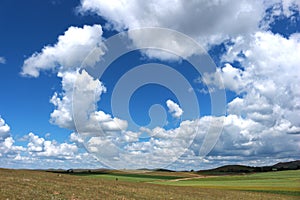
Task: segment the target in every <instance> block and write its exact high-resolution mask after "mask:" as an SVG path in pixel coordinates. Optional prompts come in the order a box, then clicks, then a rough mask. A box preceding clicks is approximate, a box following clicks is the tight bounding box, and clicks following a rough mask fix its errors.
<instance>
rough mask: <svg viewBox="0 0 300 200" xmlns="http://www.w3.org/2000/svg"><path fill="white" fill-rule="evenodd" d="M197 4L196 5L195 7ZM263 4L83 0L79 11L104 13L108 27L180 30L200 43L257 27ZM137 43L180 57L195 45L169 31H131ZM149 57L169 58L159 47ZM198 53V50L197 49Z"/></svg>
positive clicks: (188, 52)
mask: <svg viewBox="0 0 300 200" xmlns="http://www.w3.org/2000/svg"><path fill="white" fill-rule="evenodd" d="M195 8H197V9H195ZM265 8H266V5H265V4H264V3H263V2H262V1H231V0H222V1H183V0H179V1H175V2H174V1H169V0H164V1H160V2H157V1H153V0H148V1H144V2H139V1H136V0H134V1H127V0H123V1H117V0H114V1H109V2H108V1H101V0H83V1H82V2H81V6H80V8H79V10H80V12H81V13H86V12H87V13H89V12H93V13H96V14H98V15H99V16H101V17H104V18H105V19H106V20H107V21H108V24H107V25H106V26H107V27H108V28H113V29H115V30H117V31H122V30H127V29H129V30H131V29H136V28H143V27H161V28H170V29H172V30H176V31H179V32H181V33H184V34H186V35H188V36H190V37H192V38H193V39H194V40H196V41H198V42H199V43H200V44H201V45H202V46H204V47H208V46H210V45H211V44H219V43H221V42H222V41H224V40H225V39H226V38H231V37H236V36H238V35H241V34H242V35H243V34H248V33H251V32H253V31H256V30H258V27H259V23H260V21H261V20H262V18H263V16H264V11H265ZM129 37H130V38H132V39H133V43H134V44H135V45H136V46H137V47H141V46H145V45H147V44H148V45H149V44H150V46H152V45H153V44H155V46H158V47H160V49H162V50H164V49H173V50H174V52H180V55H182V56H183V57H184V58H186V57H188V56H191V55H193V54H194V53H199V52H194V50H195V49H193V48H190V47H191V45H189V44H182V43H181V40H180V39H178V38H174V37H173V36H172V35H170V34H168V35H164V34H163V32H161V31H159V30H158V31H154V32H153V31H149V34H145V33H144V32H143V34H131V33H129ZM146 53H147V55H148V56H150V57H156V58H160V59H172V56H170V54H166V53H162V51H159V52H157V51H152V50H149V51H147V52H146ZM200 53H201V52H200Z"/></svg>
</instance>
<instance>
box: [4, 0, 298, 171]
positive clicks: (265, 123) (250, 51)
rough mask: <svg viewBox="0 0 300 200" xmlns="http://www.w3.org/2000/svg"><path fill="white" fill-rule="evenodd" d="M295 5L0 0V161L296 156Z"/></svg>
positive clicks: (99, 162) (208, 163)
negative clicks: (121, 52)
mask: <svg viewBox="0 0 300 200" xmlns="http://www.w3.org/2000/svg"><path fill="white" fill-rule="evenodd" d="M299 9H300V3H299V1H297V0H292V1H285V0H283V1H280V0H274V1H266V2H264V1H253V2H247V1H240V2H237V1H228V2H227V1H224V2H223V1H220V2H218V3H209V1H208V2H201V3H200V2H185V1H178V2H176V3H175V2H174V3H170V2H169V1H161V2H159V3H157V2H154V1H151V0H149V1H145V3H143V4H141V2H139V1H125V0H124V1H107V2H105V1H101V0H99V1H98V0H82V1H68V0H66V1H64V0H52V1H50V0H49V1H26V2H23V1H22V2H20V1H8V0H7V1H6V0H4V1H2V2H1V3H0V26H1V27H2V29H1V30H2V31H1V37H0V84H1V97H0V160H1V164H0V167H12V168H51V167H55V168H58V167H61V168H81V167H86V168H88V167H91V168H97V167H102V166H105V167H111V168H144V167H148V168H157V167H166V168H171V169H203V168H211V167H214V166H219V165H223V164H233V163H235V164H249V165H265V164H272V163H275V162H277V161H278V162H279V161H287V160H294V159H299V156H298V154H297V152H298V151H299V148H300V138H299V133H300V121H299V119H300V118H299V117H300V116H299V113H300V112H299V109H300V106H299V102H300V99H299V98H300V94H299V91H300V85H299V83H300V81H299V74H300V73H299V70H300V68H299V65H300V59H299V56H297V52H299V50H300V34H299V31H300V28H299V27H300V16H299ZM114 39H116V40H117V42H115V40H114ZM122 42H124V44H123V43H122ZM122 48H124V49H125V50H124V51H125V54H123V55H122V54H119V53H118V52H119V51H120V50H121V49H122ZM110 56H116V57H115V58H114V59H113V60H112V63H110V64H109V63H107V62H108V60H109V59H110ZM106 64H109V65H107V66H106V67H107V68H106V70H105V71H103V73H101V72H102V71H101V70H103V69H104V67H105V65H106ZM199 71H201V73H199Z"/></svg>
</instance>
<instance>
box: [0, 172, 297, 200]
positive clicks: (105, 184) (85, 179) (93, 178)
mask: <svg viewBox="0 0 300 200" xmlns="http://www.w3.org/2000/svg"><path fill="white" fill-rule="evenodd" d="M246 177H248V178H246ZM249 177H250V178H249ZM272 177H273V178H272ZM116 178H117V179H118V181H116ZM264 178H268V179H273V180H274V183H276V184H280V183H279V182H277V181H276V180H277V179H281V180H282V183H283V185H282V188H285V191H290V190H293V191H296V192H297V191H299V171H290V172H278V173H277V172H276V173H265V175H264V174H254V175H249V176H231V177H225V176H224V177H209V178H207V177H206V178H203V177H199V175H197V174H195V173H182V172H180V173H176V172H174V173H173V172H163V173H162V172H147V173H129V172H113V173H111V174H101V175H95V174H90V175H87V174H85V175H83V174H75V173H74V174H72V175H71V174H59V173H51V172H43V171H29V170H8V169H0V180H1V181H0V199H1V200H2V199H72V200H75V199H251V200H253V199H298V198H299V196H294V195H297V194H296V193H293V194H291V193H288V194H273V193H265V192H254V191H241V190H245V188H238V186H239V184H236V183H235V184H234V181H239V182H240V184H241V183H242V182H243V181H245V183H244V184H245V186H247V187H248V186H249V185H251V179H252V180H253V183H255V184H256V182H255V180H257V181H259V180H263V179H264ZM184 179H188V180H184ZM222 181H223V183H221V182H222ZM227 181H228V182H227ZM203 182H205V183H207V184H206V185H205V184H203ZM272 183H273V182H272V181H269V185H268V183H267V182H265V183H263V182H259V184H260V185H259V187H263V188H266V187H269V186H272ZM224 184H225V185H227V184H231V185H229V186H230V187H225V188H224V187H223V186H224ZM257 186H258V185H257ZM288 188H290V189H288ZM297 188H298V189H297ZM247 190H255V189H253V188H250V189H249V188H247Z"/></svg>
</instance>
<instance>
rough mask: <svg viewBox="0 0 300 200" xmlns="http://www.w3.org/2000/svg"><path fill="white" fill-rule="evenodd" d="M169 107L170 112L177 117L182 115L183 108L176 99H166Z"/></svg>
mask: <svg viewBox="0 0 300 200" xmlns="http://www.w3.org/2000/svg"><path fill="white" fill-rule="evenodd" d="M166 104H167V107H168V109H169V113H171V115H172V116H173V117H175V118H180V117H181V115H182V114H183V110H182V109H181V108H180V107H179V105H178V104H177V103H175V102H174V101H172V100H170V99H168V100H167V101H166Z"/></svg>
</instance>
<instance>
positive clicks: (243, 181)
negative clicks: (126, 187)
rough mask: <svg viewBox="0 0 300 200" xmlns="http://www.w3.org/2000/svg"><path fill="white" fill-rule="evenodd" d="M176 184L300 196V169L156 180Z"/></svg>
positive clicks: (166, 183)
mask: <svg viewBox="0 0 300 200" xmlns="http://www.w3.org/2000/svg"><path fill="white" fill-rule="evenodd" d="M156 183H157V184H165V185H176V186H197V187H201V188H218V189H227V190H228V189H229V190H245V191H259V192H268V193H277V194H285V195H294V196H300V170H291V171H278V172H265V173H256V174H250V175H230V176H217V177H205V178H200V177H198V178H193V179H189V180H178V181H165V182H156Z"/></svg>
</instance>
